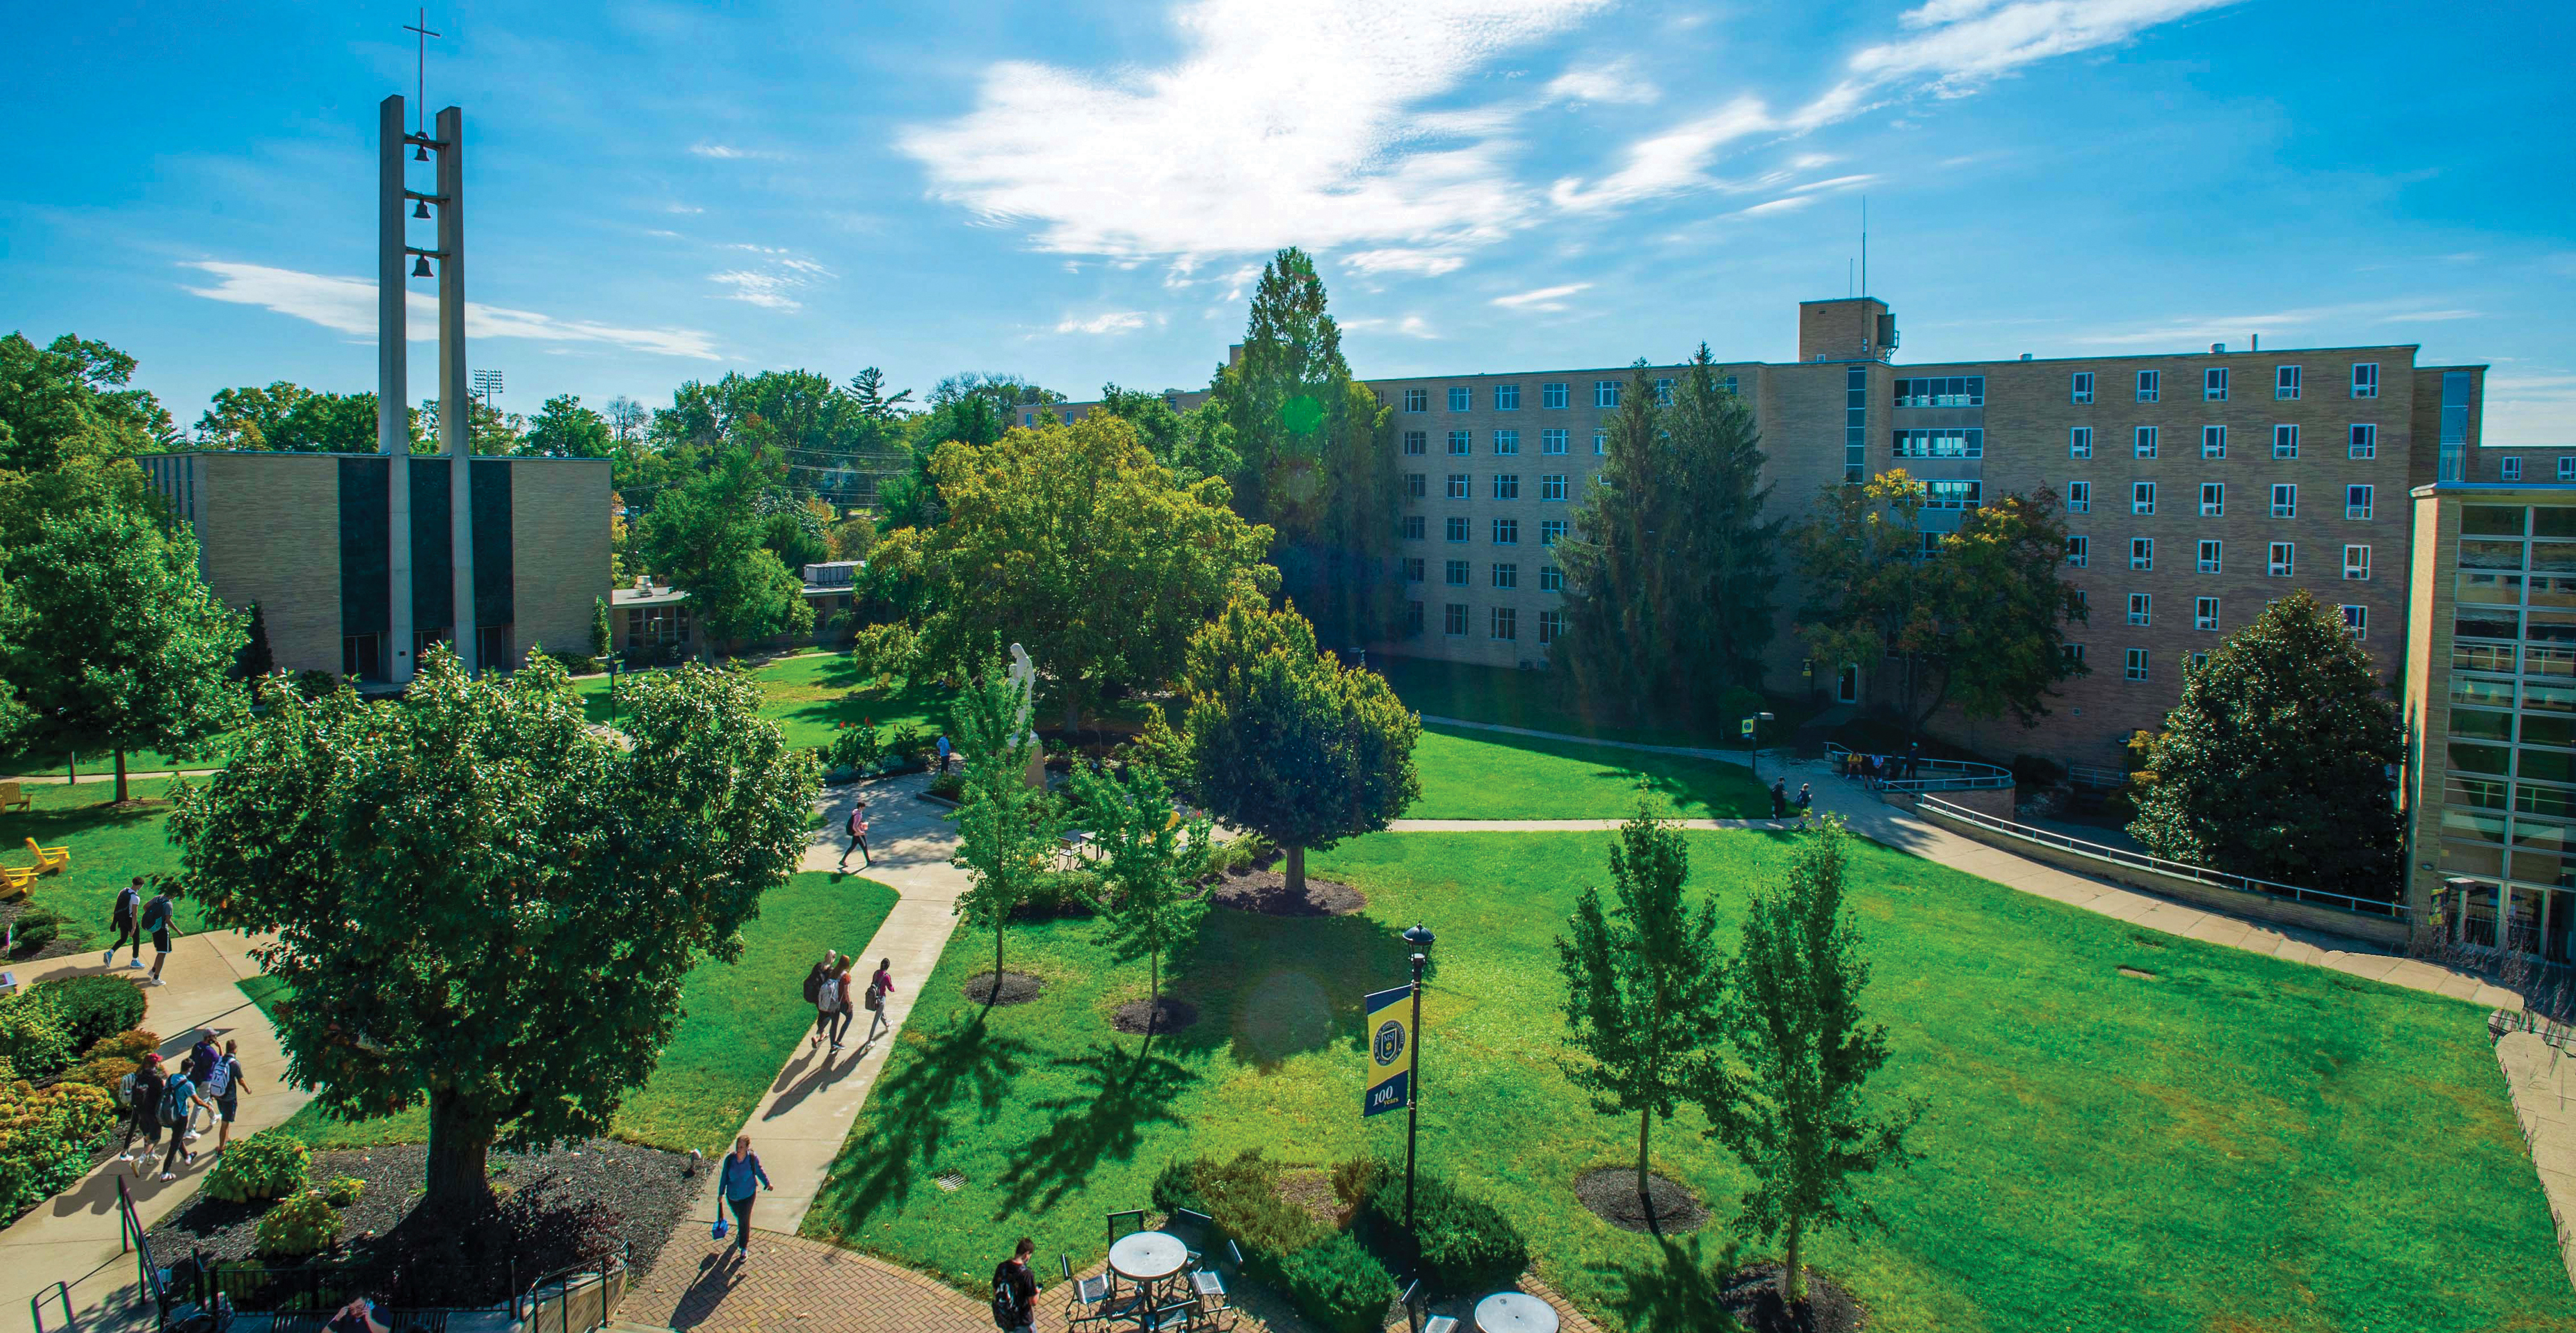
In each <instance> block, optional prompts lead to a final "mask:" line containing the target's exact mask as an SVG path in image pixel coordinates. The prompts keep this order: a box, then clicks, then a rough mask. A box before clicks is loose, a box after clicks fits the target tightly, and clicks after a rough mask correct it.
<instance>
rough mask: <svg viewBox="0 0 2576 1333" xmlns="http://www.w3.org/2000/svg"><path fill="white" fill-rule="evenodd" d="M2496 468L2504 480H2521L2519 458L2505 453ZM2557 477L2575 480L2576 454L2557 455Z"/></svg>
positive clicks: (2520, 461) (2520, 462) (2563, 479)
mask: <svg viewBox="0 0 2576 1333" xmlns="http://www.w3.org/2000/svg"><path fill="white" fill-rule="evenodd" d="M2497 468H2498V475H2499V476H2501V477H2503V478H2504V479H2505V480H2506V481H2520V480H2522V460H2521V459H2519V458H2516V457H2513V456H2511V455H2507V456H2506V457H2505V458H2503V459H2500V460H2498V463H2497ZM2558 479H2559V480H2560V481H2576V455H2570V454H2560V455H2559V456H2558Z"/></svg>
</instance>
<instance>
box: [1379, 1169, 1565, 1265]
mask: <svg viewBox="0 0 2576 1333" xmlns="http://www.w3.org/2000/svg"><path fill="white" fill-rule="evenodd" d="M1361 1216H1362V1219H1363V1227H1362V1230H1363V1231H1364V1232H1365V1234H1366V1235H1367V1236H1368V1238H1369V1240H1370V1241H1371V1243H1372V1245H1373V1246H1374V1247H1375V1248H1376V1250H1377V1251H1378V1253H1379V1254H1381V1255H1384V1256H1386V1257H1388V1258H1390V1259H1393V1260H1394V1261H1395V1262H1396V1263H1398V1264H1399V1265H1400V1266H1403V1267H1406V1268H1414V1267H1415V1263H1414V1262H1413V1261H1415V1260H1418V1261H1419V1269H1418V1271H1419V1272H1420V1273H1421V1274H1422V1276H1423V1277H1425V1278H1427V1279H1429V1280H1430V1283H1431V1285H1432V1286H1434V1287H1436V1288H1438V1289H1440V1290H1443V1291H1450V1292H1466V1291H1471V1290H1474V1289H1475V1288H1476V1287H1477V1286H1479V1285H1482V1284H1487V1283H1492V1282H1497V1281H1504V1280H1508V1279H1509V1278H1511V1277H1512V1276H1513V1275H1514V1274H1517V1273H1519V1272H1520V1271H1521V1270H1522V1269H1524V1268H1527V1267H1529V1240H1528V1238H1527V1237H1524V1236H1523V1235H1521V1231H1520V1228H1519V1227H1516V1226H1514V1225H1512V1221H1511V1219H1510V1218H1508V1217H1505V1216H1503V1213H1502V1210H1501V1209H1499V1208H1496V1207H1494V1206H1493V1205H1492V1204H1490V1203H1487V1202H1485V1201H1484V1200H1483V1199H1480V1198H1477V1197H1476V1196H1475V1195H1472V1194H1469V1193H1467V1192H1466V1191H1465V1190H1462V1189H1460V1188H1458V1186H1457V1185H1455V1184H1454V1183H1452V1182H1451V1181H1450V1180H1449V1178H1448V1177H1446V1176H1441V1175H1435V1174H1430V1173H1427V1172H1426V1173H1418V1174H1417V1175H1416V1177H1415V1180H1414V1188H1413V1230H1412V1232H1411V1238H1410V1240H1408V1237H1407V1233H1406V1231H1405V1226H1404V1174H1403V1173H1402V1172H1400V1171H1381V1172H1379V1173H1378V1176H1377V1180H1376V1182H1375V1187H1374V1188H1373V1189H1371V1190H1370V1191H1369V1194H1368V1202H1367V1204H1366V1206H1365V1207H1364V1208H1363V1210H1362V1213H1361ZM1416 1241H1418V1242H1419V1246H1420V1248H1419V1249H1418V1250H1417V1249H1416V1248H1415V1246H1414V1244H1413V1242H1416Z"/></svg>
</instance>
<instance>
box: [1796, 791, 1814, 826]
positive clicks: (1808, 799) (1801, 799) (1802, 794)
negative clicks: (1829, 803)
mask: <svg viewBox="0 0 2576 1333" xmlns="http://www.w3.org/2000/svg"><path fill="white" fill-rule="evenodd" d="M1815 803H1816V794H1815V792H1813V791H1811V790H1809V789H1808V785H1807V784H1806V783H1803V782H1801V783H1799V784H1798V817H1799V818H1800V819H1804V818H1806V817H1807V809H1808V807H1810V806H1813V805H1814V804H1815Z"/></svg>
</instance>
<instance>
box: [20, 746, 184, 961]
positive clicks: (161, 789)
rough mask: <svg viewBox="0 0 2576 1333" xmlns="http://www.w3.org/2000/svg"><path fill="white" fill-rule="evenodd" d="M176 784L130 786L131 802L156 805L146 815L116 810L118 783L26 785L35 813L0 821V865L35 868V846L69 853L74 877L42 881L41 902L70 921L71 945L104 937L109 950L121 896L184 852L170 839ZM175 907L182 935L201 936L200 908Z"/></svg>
mask: <svg viewBox="0 0 2576 1333" xmlns="http://www.w3.org/2000/svg"><path fill="white" fill-rule="evenodd" d="M171 781H172V780H171V779H169V778H147V779H138V780H136V781H133V782H129V783H127V784H126V788H127V792H128V794H129V795H131V796H132V797H133V798H134V799H135V800H138V801H145V802H149V803H150V804H148V805H146V806H145V807H144V808H143V809H140V810H115V809H111V808H110V806H111V804H112V803H113V801H114V800H115V796H116V787H115V785H114V784H112V783H105V782H84V783H81V784H80V785H78V786H68V785H65V784H63V783H59V782H46V783H36V782H31V783H28V784H26V786H25V787H24V788H23V790H24V791H25V792H26V793H27V795H29V796H31V797H33V798H35V802H36V805H35V808H34V809H33V810H26V811H16V812H12V813H9V814H5V815H0V863H6V864H8V865H13V866H25V865H27V864H28V863H29V862H30V861H31V860H33V859H34V858H32V857H30V856H28V855H27V839H29V838H34V839H35V840H36V841H37V842H39V843H42V844H43V845H45V846H47V847H69V848H71V849H72V863H71V867H70V868H69V869H67V870H65V871H63V872H62V873H60V874H55V875H46V876H44V877H42V878H40V879H38V880H37V881H36V891H35V897H36V902H37V903H38V904H39V905H41V906H44V907H50V908H52V909H53V910H55V911H57V912H60V913H62V914H63V915H64V916H65V917H68V918H69V920H67V921H65V922H64V923H63V934H64V936H65V937H66V938H69V939H76V940H77V939H87V938H92V937H103V938H101V939H100V943H101V944H102V945H103V944H104V943H105V941H106V940H107V939H113V938H114V937H115V935H114V932H113V931H111V930H110V929H109V928H108V925H107V917H108V912H109V911H110V910H111V909H113V908H114V907H115V905H116V891H117V890H118V889H120V888H123V887H124V886H125V884H126V882H127V881H128V880H131V879H133V878H134V877H135V876H136V875H149V874H153V873H155V872H159V871H176V870H177V869H178V868H179V849H178V847H177V846H176V845H174V844H172V843H171V842H170V841H169V840H168V838H167V836H166V835H165V832H164V830H166V829H167V828H168V826H169V823H170V806H169V795H170V784H171ZM177 905H178V911H177V914H176V918H177V923H178V930H179V933H181V934H186V933H188V932H190V931H194V930H196V929H197V927H198V917H197V909H196V905H195V904H193V903H191V902H189V901H188V900H187V899H185V898H182V899H179V900H178V904H177ZM145 952H147V953H148V952H150V951H149V950H148V949H147V950H146V951H145Z"/></svg>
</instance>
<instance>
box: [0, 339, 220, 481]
mask: <svg viewBox="0 0 2576 1333" xmlns="http://www.w3.org/2000/svg"><path fill="white" fill-rule="evenodd" d="M133 378H134V358H133V357H131V356H128V355H126V354H125V353H123V352H120V351H118V350H116V349H115V348H113V347H110V346H108V345H107V344H106V343H103V342H99V341H97V340H95V339H89V338H80V337H76V336H74V335H72V334H68V333H66V334H64V335H62V336H61V337H59V338H56V339H54V340H53V341H52V342H50V343H47V344H46V345H45V346H43V347H38V346H36V345H35V344H34V343H33V342H30V341H28V339H27V338H26V336H25V335H23V334H18V333H12V334H9V335H8V336H6V337H0V471H8V472H43V471H47V470H49V469H52V468H56V467H60V466H62V465H63V464H64V463H66V462H69V461H72V460H74V459H82V458H86V459H93V460H103V459H113V458H123V457H126V456H127V455H130V454H139V453H148V452H150V451H152V450H154V449H161V448H167V447H169V446H171V445H173V444H176V443H177V442H178V439H179V432H178V430H177V429H176V428H175V427H173V426H172V425H171V422H170V413H169V412H168V411H167V410H166V409H164V408H163V407H162V406H161V404H160V401H159V400H157V399H155V398H154V397H153V396H152V395H151V394H149V393H147V392H145V391H144V390H141V389H129V388H127V387H125V385H126V383H127V381H129V380H131V379H133Z"/></svg>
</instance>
